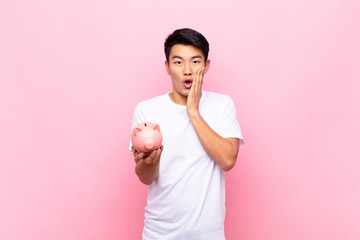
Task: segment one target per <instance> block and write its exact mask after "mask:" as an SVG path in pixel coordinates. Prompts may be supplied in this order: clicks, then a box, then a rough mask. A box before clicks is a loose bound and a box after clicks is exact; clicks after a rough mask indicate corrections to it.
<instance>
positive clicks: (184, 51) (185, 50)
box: [170, 44, 204, 58]
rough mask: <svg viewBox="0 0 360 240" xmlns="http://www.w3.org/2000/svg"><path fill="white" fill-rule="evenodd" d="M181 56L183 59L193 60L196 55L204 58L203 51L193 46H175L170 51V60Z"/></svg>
mask: <svg viewBox="0 0 360 240" xmlns="http://www.w3.org/2000/svg"><path fill="white" fill-rule="evenodd" d="M175 55H176V56H180V57H183V58H191V57H193V56H196V55H200V56H201V57H202V58H204V54H203V52H202V51H201V49H199V48H197V47H194V46H192V45H183V44H175V45H174V46H172V48H171V50H170V58H171V57H172V56H175Z"/></svg>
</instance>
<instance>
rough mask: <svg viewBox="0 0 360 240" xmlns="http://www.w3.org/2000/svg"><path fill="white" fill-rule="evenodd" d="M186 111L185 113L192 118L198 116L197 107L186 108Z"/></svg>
mask: <svg viewBox="0 0 360 240" xmlns="http://www.w3.org/2000/svg"><path fill="white" fill-rule="evenodd" d="M186 111H187V114H188V116H189V118H190V119H194V118H198V117H200V112H199V110H198V109H191V108H187V109H186Z"/></svg>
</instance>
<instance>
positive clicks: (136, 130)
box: [134, 127, 142, 137]
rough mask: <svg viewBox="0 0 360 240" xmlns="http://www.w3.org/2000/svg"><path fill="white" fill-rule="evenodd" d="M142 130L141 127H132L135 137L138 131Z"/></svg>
mask: <svg viewBox="0 0 360 240" xmlns="http://www.w3.org/2000/svg"><path fill="white" fill-rule="evenodd" d="M141 131H142V129H141V128H138V127H137V128H134V135H135V137H136V136H137V135H138V133H139V132H141Z"/></svg>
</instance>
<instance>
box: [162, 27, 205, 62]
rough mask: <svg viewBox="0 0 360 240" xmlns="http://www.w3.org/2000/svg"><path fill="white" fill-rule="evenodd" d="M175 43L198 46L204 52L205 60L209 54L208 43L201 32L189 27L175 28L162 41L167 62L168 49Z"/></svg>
mask: <svg viewBox="0 0 360 240" xmlns="http://www.w3.org/2000/svg"><path fill="white" fill-rule="evenodd" d="M175 44H183V45H192V46H194V47H196V48H199V49H200V50H201V51H202V52H203V54H204V58H205V62H206V61H207V58H208V55H209V43H208V41H207V40H206V38H205V37H204V36H203V35H202V34H201V33H199V32H197V31H195V30H193V29H190V28H182V29H177V30H175V31H174V32H173V33H172V34H170V35H169V36H168V37H167V38H166V40H165V43H164V50H165V56H166V61H168V62H169V56H170V50H171V48H172V46H174V45H175Z"/></svg>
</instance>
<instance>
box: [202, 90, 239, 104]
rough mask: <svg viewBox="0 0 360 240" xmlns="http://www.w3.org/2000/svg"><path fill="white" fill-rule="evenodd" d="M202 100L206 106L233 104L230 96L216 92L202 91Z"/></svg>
mask: <svg viewBox="0 0 360 240" xmlns="http://www.w3.org/2000/svg"><path fill="white" fill-rule="evenodd" d="M202 98H203V102H204V103H205V104H216V105H219V104H221V105H223V104H228V103H232V102H233V101H232V99H231V97H230V96H229V95H227V94H223V93H216V92H207V91H202Z"/></svg>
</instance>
